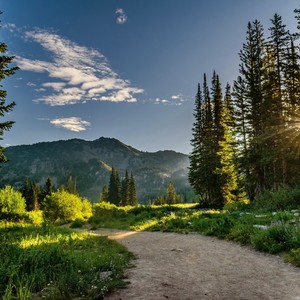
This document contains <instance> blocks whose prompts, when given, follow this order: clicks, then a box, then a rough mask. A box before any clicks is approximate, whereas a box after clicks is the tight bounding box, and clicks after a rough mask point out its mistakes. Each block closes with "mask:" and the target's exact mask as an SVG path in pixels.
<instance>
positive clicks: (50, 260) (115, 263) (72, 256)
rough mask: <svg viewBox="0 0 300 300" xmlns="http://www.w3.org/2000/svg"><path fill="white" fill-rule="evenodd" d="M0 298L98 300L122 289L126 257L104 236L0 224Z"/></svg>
mask: <svg viewBox="0 0 300 300" xmlns="http://www.w3.org/2000/svg"><path fill="white" fill-rule="evenodd" d="M0 235H1V240H0V297H2V299H4V300H6V299H7V300H8V299H32V298H34V299H53V300H54V299H74V298H76V297H80V299H102V298H103V297H104V295H105V294H106V293H107V292H108V291H110V290H111V289H113V288H114V287H117V286H123V285H124V284H125V282H124V281H123V269H124V268H125V267H126V266H127V265H128V263H129V260H130V256H131V255H130V253H128V252H127V250H126V249H125V248H124V247H123V246H121V245H120V244H117V243H116V242H114V241H111V240H108V239H107V238H106V237H98V236H93V235H89V234H87V233H74V232H72V231H71V230H68V229H63V228H54V227H49V226H47V225H45V226H40V227H37V226H33V225H26V224H16V223H8V222H1V223H0Z"/></svg>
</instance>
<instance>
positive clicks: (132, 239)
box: [95, 229, 300, 300]
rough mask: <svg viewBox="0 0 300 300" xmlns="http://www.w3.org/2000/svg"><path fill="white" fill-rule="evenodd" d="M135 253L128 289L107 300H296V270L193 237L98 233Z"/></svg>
mask: <svg viewBox="0 0 300 300" xmlns="http://www.w3.org/2000/svg"><path fill="white" fill-rule="evenodd" d="M95 233H96V234H102V235H108V236H109V237H110V238H111V239H115V240H117V241H119V242H120V243H122V244H123V245H125V246H126V247H127V248H128V250H129V251H131V252H133V253H134V254H135V255H136V258H137V259H136V260H135V262H134V263H135V267H134V268H131V269H129V270H128V271H127V272H126V276H127V277H128V280H129V281H130V284H129V285H128V287H127V288H125V289H121V290H117V291H115V292H114V293H112V294H110V295H108V296H107V297H106V299H110V300H135V299H142V300H160V299H172V300H188V299H191V300H192V299H193V300H194V299H196V300H198V299H199V300H201V299H213V300H218V299H228V300H235V299H245V300H255V299H259V300H263V299H270V300H271V299H272V300H277V299H278V300H300V268H296V267H293V266H292V265H290V264H287V263H284V262H283V261H282V259H281V258H280V257H277V256H271V255H268V254H264V253H259V252H256V251H254V250H252V249H250V248H248V247H242V246H240V245H238V244H235V243H232V242H228V241H225V240H219V239H216V238H213V237H206V236H202V235H198V234H188V235H183V234H176V233H162V232H130V231H118V230H102V229H100V230H97V231H95Z"/></svg>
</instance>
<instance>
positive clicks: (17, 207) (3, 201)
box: [0, 185, 26, 218]
mask: <svg viewBox="0 0 300 300" xmlns="http://www.w3.org/2000/svg"><path fill="white" fill-rule="evenodd" d="M25 208H26V202H25V199H24V198H23V197H22V194H21V193H20V192H17V191H15V190H14V189H13V188H12V187H11V186H9V185H7V186H5V187H4V188H3V189H1V190H0V214H1V216H2V218H3V217H4V218H5V217H6V216H13V215H17V216H20V215H23V214H25V212H26V210H25Z"/></svg>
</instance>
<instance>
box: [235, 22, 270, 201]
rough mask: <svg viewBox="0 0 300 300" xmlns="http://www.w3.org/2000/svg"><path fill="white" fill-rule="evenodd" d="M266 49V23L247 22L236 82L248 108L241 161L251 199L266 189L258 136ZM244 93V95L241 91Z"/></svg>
mask: <svg viewBox="0 0 300 300" xmlns="http://www.w3.org/2000/svg"><path fill="white" fill-rule="evenodd" d="M264 49H265V41H264V36H263V26H262V25H261V23H260V22H259V21H257V20H255V21H254V22H252V23H250V22H249V23H248V26H247V36H246V43H244V44H243V49H242V50H241V51H240V54H239V56H240V60H241V64H240V78H241V79H240V80H238V81H237V82H238V83H239V84H242V85H240V86H239V87H240V88H241V87H243V88H244V91H240V92H242V95H243V97H245V99H244V101H243V104H244V105H246V106H245V107H246V108H247V111H246V113H247V114H246V115H245V116H244V118H246V120H247V127H248V129H247V135H248V137H247V138H248V145H247V153H245V154H247V156H245V157H243V159H242V160H240V162H241V163H243V165H242V166H241V169H244V170H247V172H248V174H247V176H246V178H245V180H246V186H247V190H248V194H249V196H250V198H251V199H253V198H254V196H255V194H257V193H260V192H261V191H263V190H264V184H265V173H264V170H263V167H262V165H261V162H262V144H263V143H261V140H260V139H259V138H260V137H261V136H262V133H263V127H262V114H261V112H262V103H263V84H264V68H263V61H264ZM240 95H241V94H240Z"/></svg>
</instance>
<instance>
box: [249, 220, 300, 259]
mask: <svg viewBox="0 0 300 300" xmlns="http://www.w3.org/2000/svg"><path fill="white" fill-rule="evenodd" d="M296 230H297V229H296V228H295V227H294V226H289V225H276V226H271V227H270V229H268V230H262V231H260V232H258V233H257V234H256V235H255V236H252V238H251V243H252V245H253V246H254V247H255V248H256V249H257V250H260V251H265V252H269V253H272V254H275V253H279V252H282V251H286V250H290V249H291V248H293V247H294V246H296V244H297V243H298V241H297V240H296V239H295V235H296ZM298 246H299V245H298Z"/></svg>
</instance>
